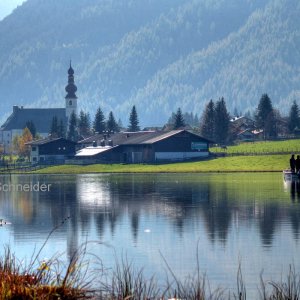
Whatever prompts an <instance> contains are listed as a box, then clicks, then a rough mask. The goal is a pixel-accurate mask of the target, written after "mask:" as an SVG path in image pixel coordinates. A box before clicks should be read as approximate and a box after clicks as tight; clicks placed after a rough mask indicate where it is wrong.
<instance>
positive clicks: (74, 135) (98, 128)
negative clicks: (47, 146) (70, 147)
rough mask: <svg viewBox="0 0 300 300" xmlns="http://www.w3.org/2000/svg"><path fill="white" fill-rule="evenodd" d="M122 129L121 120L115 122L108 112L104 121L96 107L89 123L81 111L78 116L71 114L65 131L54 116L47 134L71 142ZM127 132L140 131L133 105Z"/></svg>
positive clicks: (87, 115)
mask: <svg viewBox="0 0 300 300" xmlns="http://www.w3.org/2000/svg"><path fill="white" fill-rule="evenodd" d="M122 129H123V125H122V122H121V120H120V119H119V121H118V122H117V121H116V118H115V116H114V113H113V112H112V111H110V112H109V114H108V117H107V119H106V118H105V116H104V113H103V111H102V109H101V107H98V109H97V111H96V113H95V117H94V120H93V121H91V118H90V114H89V113H86V112H84V111H83V110H81V111H80V113H79V116H77V115H76V114H75V112H72V114H71V116H70V119H69V124H68V128H67V130H65V128H64V126H63V121H62V120H60V121H58V120H57V117H56V116H54V117H53V119H52V123H51V127H50V131H49V134H50V136H51V137H65V138H67V139H69V140H72V141H78V140H80V139H84V138H86V137H88V136H90V135H91V134H95V133H103V132H107V133H114V132H119V131H121V130H122ZM127 130H128V131H139V130H140V126H139V119H138V114H137V111H136V107H135V105H133V107H132V109H131V112H130V115H129V125H128V127H127Z"/></svg>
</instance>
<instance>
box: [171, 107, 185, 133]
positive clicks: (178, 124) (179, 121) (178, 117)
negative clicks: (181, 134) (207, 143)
mask: <svg viewBox="0 0 300 300" xmlns="http://www.w3.org/2000/svg"><path fill="white" fill-rule="evenodd" d="M184 126H185V121H184V118H183V115H182V112H181V109H180V107H179V108H178V109H177V112H176V114H175V117H174V126H173V129H179V128H182V127H184Z"/></svg>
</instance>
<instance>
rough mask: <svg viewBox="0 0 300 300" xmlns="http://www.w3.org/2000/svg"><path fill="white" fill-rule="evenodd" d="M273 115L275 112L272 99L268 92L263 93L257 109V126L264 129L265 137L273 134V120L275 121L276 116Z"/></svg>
mask: <svg viewBox="0 0 300 300" xmlns="http://www.w3.org/2000/svg"><path fill="white" fill-rule="evenodd" d="M272 114H273V115H272ZM273 116H274V113H273V106H272V102H271V99H270V98H269V96H268V95H267V94H263V95H262V96H261V98H260V101H259V104H258V107H257V109H256V115H255V122H256V127H258V128H260V129H262V130H263V131H264V137H265V139H266V138H268V137H270V136H271V135H272V132H273V129H272V128H273V127H274V124H272V122H274V121H275V118H274V117H273ZM270 122H271V123H270Z"/></svg>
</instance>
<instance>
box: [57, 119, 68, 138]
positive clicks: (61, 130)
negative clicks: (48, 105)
mask: <svg viewBox="0 0 300 300" xmlns="http://www.w3.org/2000/svg"><path fill="white" fill-rule="evenodd" d="M57 133H58V137H62V138H64V137H65V135H66V132H65V125H64V121H63V120H62V119H60V121H59V124H58V132H57Z"/></svg>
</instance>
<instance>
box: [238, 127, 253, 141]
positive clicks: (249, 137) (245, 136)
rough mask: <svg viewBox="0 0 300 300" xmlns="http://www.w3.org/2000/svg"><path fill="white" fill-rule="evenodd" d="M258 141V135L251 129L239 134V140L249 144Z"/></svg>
mask: <svg viewBox="0 0 300 300" xmlns="http://www.w3.org/2000/svg"><path fill="white" fill-rule="evenodd" d="M255 139H256V135H255V134H254V133H253V131H252V130H250V129H245V130H243V131H241V132H239V133H238V134H237V140H239V141H244V142H246V141H247V142H249V141H253V140H255Z"/></svg>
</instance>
